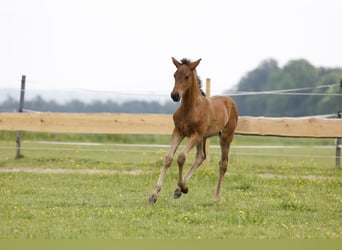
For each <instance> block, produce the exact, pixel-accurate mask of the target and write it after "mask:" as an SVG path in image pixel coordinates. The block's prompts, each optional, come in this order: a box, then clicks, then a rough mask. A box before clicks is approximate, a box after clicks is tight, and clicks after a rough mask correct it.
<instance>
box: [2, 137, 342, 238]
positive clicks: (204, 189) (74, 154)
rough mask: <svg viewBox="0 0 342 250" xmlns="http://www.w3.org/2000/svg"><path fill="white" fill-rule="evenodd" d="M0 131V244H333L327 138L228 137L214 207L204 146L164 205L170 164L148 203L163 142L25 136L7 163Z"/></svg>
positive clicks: (172, 173) (7, 147)
mask: <svg viewBox="0 0 342 250" xmlns="http://www.w3.org/2000/svg"><path fill="white" fill-rule="evenodd" d="M1 133H2V134H1V137H2V140H1V141H0V176H1V178H0V218H1V220H0V238H1V239H27V238H34V239H56V238H57V239H241V238H242V239H308V238H314V239H330V238H333V239H341V238H342V219H341V218H342V172H341V170H336V169H335V165H334V164H335V159H334V155H335V149H334V147H333V145H334V142H333V140H330V139H326V140H317V139H315V140H313V139H285V138H273V137H245V136H236V138H235V140H234V141H233V148H232V149H231V153H230V162H229V167H228V172H227V174H226V176H225V178H224V182H223V187H222V198H221V201H219V202H215V201H214V193H215V188H216V184H217V176H218V161H219V157H220V153H219V149H218V148H216V147H211V148H210V149H209V160H208V164H206V163H203V165H202V166H201V167H200V168H199V169H198V170H197V171H196V172H195V174H194V176H193V177H192V179H191V180H190V182H189V193H188V194H186V195H183V196H182V197H181V198H180V199H176V200H175V199H174V198H173V191H174V189H175V188H176V186H177V175H178V168H177V164H176V163H175V161H174V162H173V164H172V166H171V168H170V170H169V172H168V173H167V175H166V178H165V182H164V185H163V189H162V191H161V192H160V193H159V197H158V202H157V203H156V204H153V205H151V204H149V202H148V198H149V196H150V194H151V191H152V190H153V188H154V185H155V180H156V179H157V177H158V176H159V173H160V169H161V167H162V163H163V160H164V156H165V154H166V152H167V149H168V147H164V146H162V145H159V144H164V143H166V142H167V141H168V137H163V136H157V137H153V136H151V137H149V136H140V137H132V136H122V137H121V139H119V140H116V141H115V140H114V141H113V140H111V138H109V139H108V138H106V137H105V135H103V136H100V135H97V136H96V138H95V137H91V136H90V137H86V136H84V135H77V136H73V135H56V134H52V135H51V137H49V136H46V135H45V136H46V137H44V138H43V140H44V141H41V140H42V138H41V139H37V134H36V133H33V134H29V133H26V134H24V140H25V138H26V139H28V138H29V140H28V141H24V142H23V144H22V146H23V150H22V153H23V155H24V157H23V158H21V159H18V160H15V159H14V154H15V150H14V146H15V141H14V139H13V140H10V138H12V134H8V133H6V134H5V132H1ZM13 138H15V137H13ZM34 138H35V139H34ZM116 139H117V138H116ZM49 140H54V141H60V144H57V143H51V142H50V141H49ZM68 141H69V142H72V141H83V142H84V141H86V142H90V143H86V144H81V143H66V142H68ZM122 141H124V142H125V144H119V143H122ZM127 142H128V143H133V142H135V143H141V144H143V143H144V142H145V143H148V144H149V145H141V146H139V145H136V144H134V145H129V144H127ZM211 145H212V146H214V145H217V143H216V142H215V140H211ZM252 145H258V146H263V145H264V146H266V145H278V146H291V147H288V148H284V147H276V148H274V147H273V148H268V147H259V148H255V147H246V146H252ZM297 146H298V147H297ZM316 146H320V147H316ZM194 157H195V156H194V154H193V153H192V154H191V155H190V156H189V157H188V161H187V162H186V165H185V168H186V169H187V168H189V165H190V163H191V162H192V160H193V159H194Z"/></svg>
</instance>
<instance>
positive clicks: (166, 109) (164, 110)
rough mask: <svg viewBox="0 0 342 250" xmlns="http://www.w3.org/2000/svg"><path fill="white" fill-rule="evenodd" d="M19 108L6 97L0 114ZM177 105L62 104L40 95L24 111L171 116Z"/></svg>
mask: <svg viewBox="0 0 342 250" xmlns="http://www.w3.org/2000/svg"><path fill="white" fill-rule="evenodd" d="M18 106H19V102H18V100H14V99H13V98H12V97H7V99H6V100H5V101H3V102H2V103H0V112H13V111H17V110H18ZM177 106H178V104H176V103H172V102H171V101H170V102H166V103H164V104H162V103H159V102H157V101H134V100H133V101H126V102H123V103H121V104H119V103H117V102H115V101H112V100H106V101H93V102H91V103H85V102H82V101H80V100H77V99H73V100H71V101H69V102H66V103H64V104H60V103H57V102H56V101H54V100H49V101H47V100H44V99H43V98H42V97H41V96H40V95H38V96H36V97H35V98H33V99H32V100H27V101H25V105H24V109H26V110H32V111H39V112H66V113H69V112H70V113H72V112H81V113H101V112H105V113H107V112H108V113H116V112H117V113H153V114H171V113H173V112H174V111H175V110H176V108H177Z"/></svg>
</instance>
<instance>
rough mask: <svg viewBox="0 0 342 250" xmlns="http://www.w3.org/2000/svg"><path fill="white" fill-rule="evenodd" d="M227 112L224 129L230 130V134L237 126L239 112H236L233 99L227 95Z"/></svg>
mask: <svg viewBox="0 0 342 250" xmlns="http://www.w3.org/2000/svg"><path fill="white" fill-rule="evenodd" d="M227 109H228V112H229V120H228V123H227V125H226V129H227V130H228V131H231V133H232V135H234V131H235V129H236V127H237V124H238V119H239V118H238V117H239V112H238V107H237V105H236V103H235V101H234V100H233V99H232V98H230V97H229V103H228V106H227Z"/></svg>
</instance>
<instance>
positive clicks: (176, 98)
mask: <svg viewBox="0 0 342 250" xmlns="http://www.w3.org/2000/svg"><path fill="white" fill-rule="evenodd" d="M171 98H172V100H173V101H174V102H179V100H180V95H179V94H178V93H171Z"/></svg>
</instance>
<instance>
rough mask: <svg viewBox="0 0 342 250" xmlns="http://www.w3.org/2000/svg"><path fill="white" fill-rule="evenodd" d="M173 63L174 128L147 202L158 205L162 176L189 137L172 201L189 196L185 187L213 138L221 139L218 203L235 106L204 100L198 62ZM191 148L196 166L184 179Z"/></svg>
mask: <svg viewBox="0 0 342 250" xmlns="http://www.w3.org/2000/svg"><path fill="white" fill-rule="evenodd" d="M172 61H173V64H174V65H175V66H176V68H177V70H176V72H175V74H174V78H175V86H174V88H173V90H172V92H171V98H172V100H173V101H175V102H179V101H180V100H181V104H180V106H179V107H178V109H177V110H176V112H175V113H174V114H173V121H174V125H175V128H174V130H173V133H172V140H171V146H170V149H169V152H168V153H167V155H166V157H165V161H164V166H163V168H162V170H161V173H160V176H159V178H158V181H157V184H156V186H155V188H154V190H153V193H152V196H151V197H150V199H149V201H150V202H151V203H155V202H156V201H157V195H158V192H159V191H160V190H161V187H162V184H163V181H164V178H165V174H166V172H167V170H168V168H169V167H170V165H171V163H172V159H173V156H174V154H175V153H176V150H177V148H178V146H179V144H180V143H181V141H182V140H183V139H184V137H188V138H189V140H188V142H187V144H186V145H185V147H184V149H183V150H182V152H181V153H180V154H179V156H178V159H177V164H178V167H179V178H178V187H177V189H176V190H175V192H174V198H179V197H180V196H181V195H182V193H184V194H186V193H188V191H189V190H188V186H187V183H188V181H189V179H190V177H191V176H192V174H193V173H194V171H195V170H196V169H197V168H198V166H199V165H200V164H201V163H202V162H203V161H204V160H205V158H206V147H205V143H206V140H207V138H208V137H211V136H214V135H218V136H219V137H220V146H221V160H220V162H219V179H218V184H217V189H216V194H215V199H216V200H219V199H220V190H221V184H222V180H223V176H224V174H225V173H226V171H227V167H228V153H229V148H230V144H231V142H232V140H233V136H234V130H235V128H236V125H237V121H238V110H237V106H236V104H235V102H234V101H233V100H232V99H231V98H229V97H225V96H213V97H210V98H207V97H205V96H204V93H203V91H202V90H201V89H200V84H199V78H198V76H197V73H196V67H197V66H198V64H199V63H200V61H201V59H199V60H197V61H195V62H190V61H189V60H187V59H183V60H181V62H179V61H177V60H176V59H175V58H173V57H172ZM194 147H196V149H197V152H196V159H195V162H194V163H193V165H192V167H191V168H190V170H189V171H188V172H187V173H186V174H185V176H183V165H184V162H185V159H186V156H187V155H188V153H189V152H190V150H191V149H193V148H194Z"/></svg>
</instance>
